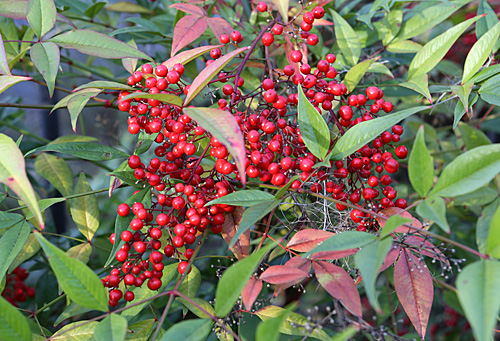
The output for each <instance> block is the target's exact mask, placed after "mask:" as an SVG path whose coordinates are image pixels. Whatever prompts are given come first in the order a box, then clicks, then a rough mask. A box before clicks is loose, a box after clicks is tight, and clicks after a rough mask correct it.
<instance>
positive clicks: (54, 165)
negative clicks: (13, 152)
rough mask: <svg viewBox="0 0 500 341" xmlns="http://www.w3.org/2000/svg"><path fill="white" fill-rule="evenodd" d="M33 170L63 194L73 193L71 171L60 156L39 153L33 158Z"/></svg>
mask: <svg viewBox="0 0 500 341" xmlns="http://www.w3.org/2000/svg"><path fill="white" fill-rule="evenodd" d="M35 171H36V172H37V173H38V175H40V176H42V177H43V178H45V179H46V180H47V181H48V182H50V183H51V184H52V186H54V187H55V188H56V189H57V190H58V191H59V193H61V194H62V195H63V196H65V197H66V196H68V195H71V194H73V171H72V170H71V168H70V166H69V165H68V163H67V162H66V161H65V160H64V159H62V158H61V157H59V156H55V155H52V154H49V153H41V154H40V155H38V156H37V157H36V159H35Z"/></svg>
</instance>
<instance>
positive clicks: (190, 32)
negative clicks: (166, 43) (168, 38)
mask: <svg viewBox="0 0 500 341" xmlns="http://www.w3.org/2000/svg"><path fill="white" fill-rule="evenodd" d="M206 29H207V20H206V19H205V17H204V16H201V15H187V16H185V17H182V18H181V20H179V21H178V22H177V24H176V25H175V28H174V38H173V41H172V51H171V53H170V56H171V57H173V56H175V54H176V53H177V52H179V50H182V48H183V47H185V46H187V45H189V44H190V43H192V42H193V41H195V40H196V39H198V38H199V37H200V36H201V35H202V34H203V33H204V32H205V31H206Z"/></svg>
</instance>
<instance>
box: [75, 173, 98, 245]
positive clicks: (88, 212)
mask: <svg viewBox="0 0 500 341" xmlns="http://www.w3.org/2000/svg"><path fill="white" fill-rule="evenodd" d="M87 192H92V187H90V185H89V183H88V181H87V178H86V176H85V173H83V172H82V173H80V177H79V178H78V182H77V184H76V187H75V191H74V194H82V193H87ZM70 203H71V215H72V218H73V221H74V222H75V224H76V227H77V228H78V230H79V231H80V232H81V233H82V234H83V235H84V236H85V238H87V240H88V241H89V242H90V241H91V240H92V238H93V237H94V234H95V233H96V231H97V229H98V228H99V206H98V205H97V198H96V195H95V194H90V195H85V196H83V197H78V198H75V199H71V201H70Z"/></svg>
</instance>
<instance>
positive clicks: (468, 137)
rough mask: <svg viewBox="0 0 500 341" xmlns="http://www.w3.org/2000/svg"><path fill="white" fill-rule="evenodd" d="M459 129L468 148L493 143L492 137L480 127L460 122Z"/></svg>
mask: <svg viewBox="0 0 500 341" xmlns="http://www.w3.org/2000/svg"><path fill="white" fill-rule="evenodd" d="M458 130H459V131H460V135H461V137H462V139H463V140H464V144H465V148H467V150H471V149H474V148H476V147H480V146H486V145H488V144H491V141H490V139H489V138H488V136H486V134H485V133H483V132H482V131H481V130H479V129H476V128H473V127H470V126H469V125H467V124H465V123H462V122H460V123H459V124H458Z"/></svg>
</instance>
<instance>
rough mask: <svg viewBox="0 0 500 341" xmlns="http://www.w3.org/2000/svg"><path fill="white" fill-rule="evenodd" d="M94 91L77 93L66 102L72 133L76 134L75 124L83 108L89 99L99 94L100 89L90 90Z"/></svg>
mask: <svg viewBox="0 0 500 341" xmlns="http://www.w3.org/2000/svg"><path fill="white" fill-rule="evenodd" d="M92 90H94V91H89V92H83V91H80V92H77V93H75V94H74V96H72V97H71V98H70V99H69V100H68V105H67V107H68V111H69V115H70V117H71V127H72V128H73V131H74V132H75V133H76V122H77V120H78V117H79V116H80V113H81V112H82V110H83V109H84V108H85V106H86V105H87V103H88V102H89V101H90V99H91V98H94V97H96V96H97V95H99V94H100V93H101V90H100V89H92Z"/></svg>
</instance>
